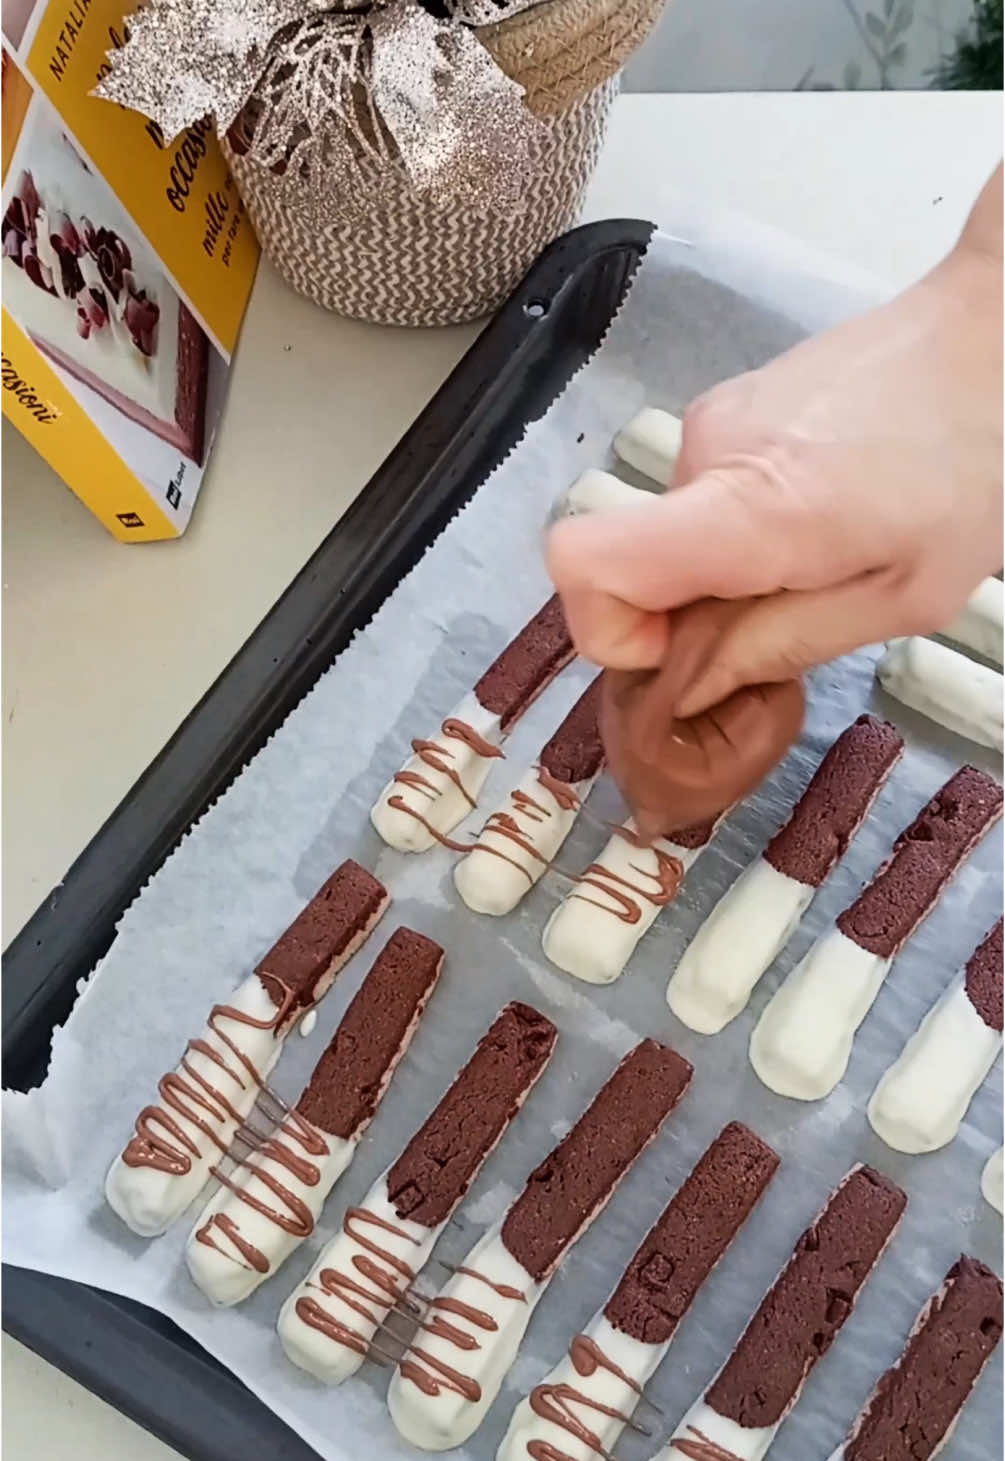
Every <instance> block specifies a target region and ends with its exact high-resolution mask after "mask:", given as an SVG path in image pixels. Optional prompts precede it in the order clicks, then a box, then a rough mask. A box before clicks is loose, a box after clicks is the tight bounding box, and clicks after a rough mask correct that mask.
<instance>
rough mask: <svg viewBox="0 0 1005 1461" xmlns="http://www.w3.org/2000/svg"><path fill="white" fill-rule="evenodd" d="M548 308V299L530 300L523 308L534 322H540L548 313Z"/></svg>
mask: <svg viewBox="0 0 1005 1461" xmlns="http://www.w3.org/2000/svg"><path fill="white" fill-rule="evenodd" d="M548 308H549V303H548V300H546V299H528V301H527V303H526V304H525V305H524V307H523V312H524V314H525V315H529V316H530V318H531V319H532V320H540V319H543V318H544V316H545V315H546V314H547V313H548Z"/></svg>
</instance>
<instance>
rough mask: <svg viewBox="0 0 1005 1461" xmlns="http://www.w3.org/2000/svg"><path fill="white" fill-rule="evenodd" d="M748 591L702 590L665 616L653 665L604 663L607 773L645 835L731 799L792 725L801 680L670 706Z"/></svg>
mask: <svg viewBox="0 0 1005 1461" xmlns="http://www.w3.org/2000/svg"><path fill="white" fill-rule="evenodd" d="M748 604H749V600H738V601H731V602H725V601H722V600H718V599H704V600H702V601H701V602H700V603H696V604H690V605H688V606H687V607H686V608H685V609H681V610H678V611H677V613H675V614H674V615H673V616H672V622H671V632H670V647H669V650H668V652H667V656H666V659H665V660H664V663H663V664H662V665H660V666H659V668H658V669H655V670H641V671H637V670H607V671H606V672H605V674H604V679H603V688H602V695H601V711H600V726H601V733H602V735H603V739H604V745H605V747H606V750H607V760H608V765H609V767H610V770H611V773H612V775H613V776H614V779H615V781H616V782H617V783H618V785H619V787H620V788H621V791H622V793H623V794H624V797H625V800H626V801H627V802H628V804H629V806H630V807H631V810H632V814H633V816H634V818H635V824H636V826H637V828H638V831H639V834H640V835H641V836H642V837H643V838H644V839H646V840H647V841H651V840H652V839H653V838H654V837H659V836H665V835H667V834H669V833H671V832H674V831H680V830H681V829H682V828H684V827H690V826H692V825H693V824H694V823H697V822H704V821H706V820H708V819H710V818H712V817H715V816H717V815H718V814H719V813H721V812H724V811H725V810H726V809H727V808H728V807H731V806H732V805H733V804H734V803H735V802H737V801H739V800H740V798H741V797H743V796H745V795H746V794H747V792H749V791H752V790H753V788H754V787H755V786H756V785H757V784H758V782H760V781H761V780H763V778H764V777H765V776H766V775H767V774H768V772H769V771H771V769H772V768H773V767H774V766H775V765H776V764H777V762H778V761H780V760H781V758H782V756H784V754H785V752H786V751H787V750H788V748H789V746H790V745H791V744H792V742H793V741H794V740H795V739H796V737H797V736H798V735H799V732H800V729H801V727H802V723H803V712H804V709H805V699H804V696H803V687H802V682H801V681H799V680H787V681H784V682H782V683H780V684H763V685H748V686H744V687H743V688H742V689H739V690H736V691H734V693H733V694H732V695H730V696H729V697H728V698H727V699H725V700H723V701H721V702H720V703H719V704H718V705H713V706H710V707H709V709H708V710H705V711H702V712H701V714H700V715H695V716H692V717H690V718H689V719H688V720H681V719H678V718H677V717H676V716H675V714H674V708H675V706H676V704H677V703H678V701H679V700H680V698H681V696H682V695H683V694H684V691H685V690H686V689H687V688H688V686H690V685H691V684H692V683H693V682H694V680H695V679H696V677H697V675H698V673H699V672H700V671H701V670H703V669H704V667H705V665H706V664H707V663H708V660H709V659H710V657H712V656H713V655H714V654H715V652H716V648H717V646H718V645H719V644H720V643H721V641H722V638H723V636H724V634H725V633H726V631H727V629H728V628H729V626H730V625H731V624H733V623H734V622H735V620H736V619H737V618H738V617H739V616H740V615H741V614H742V613H743V612H744V610H745V608H746V607H747V605H748Z"/></svg>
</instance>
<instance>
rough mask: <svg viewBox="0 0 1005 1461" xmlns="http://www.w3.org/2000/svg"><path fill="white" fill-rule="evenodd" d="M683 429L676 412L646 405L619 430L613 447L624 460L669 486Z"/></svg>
mask: <svg viewBox="0 0 1005 1461" xmlns="http://www.w3.org/2000/svg"><path fill="white" fill-rule="evenodd" d="M682 432H683V427H682V425H681V423H680V421H679V420H678V419H677V417H676V416H671V414H670V412H669V411H658V410H656V409H655V408H654V407H652V406H646V407H644V408H643V409H642V410H641V411H640V412H639V414H638V415H637V416H633V417H632V419H631V421H629V423H628V425H627V426H623V427H622V428H621V430H620V431H619V432H618V434H617V436H616V437H615V438H614V450H615V452H617V454H618V456H619V457H620V458H621V460H622V461H623V462H627V463H628V465H629V466H630V467H634V468H635V469H636V471H639V472H642V474H643V475H644V476H646V477H650V478H652V480H653V481H654V482H658V483H659V485H660V486H661V487H662V488H664V489H666V488H667V487H669V486H670V483H671V481H672V480H673V474H674V468H675V466H676V465H677V458H678V456H679V455H680V446H681V435H682Z"/></svg>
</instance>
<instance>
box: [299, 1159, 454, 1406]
mask: <svg viewBox="0 0 1005 1461" xmlns="http://www.w3.org/2000/svg"><path fill="white" fill-rule="evenodd" d="M360 1208H361V1209H365V1210H366V1211H367V1212H368V1213H371V1214H372V1215H373V1217H374V1218H375V1219H378V1220H379V1223H380V1224H383V1223H388V1224H390V1226H389V1227H387V1228H385V1227H383V1226H382V1225H378V1224H377V1223H374V1224H372V1225H370V1224H363V1225H360V1223H359V1222H358V1221H354V1220H353V1219H352V1211H353V1210H352V1209H350V1210H349V1212H348V1213H347V1214H346V1215H345V1216H344V1219H343V1224H342V1226H341V1227H340V1228H339V1231H338V1232H337V1233H336V1235H335V1237H334V1238H332V1239H331V1240H330V1241H329V1242H328V1243H326V1244H325V1246H324V1248H323V1249H322V1250H321V1252H320V1254H319V1255H318V1258H317V1261H316V1262H315V1264H314V1266H313V1268H312V1269H311V1271H310V1273H309V1274H308V1275H307V1277H306V1278H305V1279H304V1280H303V1282H302V1283H299V1284H297V1286H296V1288H295V1289H294V1290H293V1292H292V1293H291V1294H290V1296H289V1298H288V1299H287V1300H286V1302H285V1304H284V1305H283V1307H282V1309H281V1310H280V1313H279V1321H278V1324H277V1326H276V1328H277V1332H278V1334H279V1340H280V1343H281V1344H282V1346H283V1349H284V1350H285V1351H286V1355H287V1358H288V1359H290V1360H292V1361H293V1363H294V1364H295V1365H299V1366H300V1368H301V1369H302V1370H307V1371H308V1373H309V1374H312V1375H314V1376H315V1377H316V1378H317V1379H318V1380H323V1381H324V1383H325V1384H326V1385H340V1384H341V1383H342V1381H343V1380H347V1379H348V1378H349V1376H350V1375H354V1374H355V1373H356V1371H357V1370H358V1369H359V1367H360V1365H361V1364H362V1363H363V1360H364V1358H365V1356H364V1355H363V1354H361V1353H359V1352H358V1351H357V1350H355V1349H351V1348H350V1347H349V1346H348V1345H346V1344H342V1343H341V1342H340V1341H339V1340H338V1339H335V1338H332V1337H330V1336H329V1335H328V1334H325V1333H324V1332H323V1331H322V1330H320V1329H317V1328H315V1327H314V1326H313V1325H312V1324H309V1323H307V1321H306V1320H305V1319H304V1318H303V1317H302V1316H301V1315H300V1314H299V1313H298V1312H297V1304H298V1302H299V1301H300V1300H301V1299H308V1300H312V1301H313V1302H314V1303H316V1304H318V1305H319V1306H320V1307H321V1309H322V1310H323V1311H324V1313H325V1315H326V1316H328V1317H330V1318H331V1320H332V1321H334V1322H335V1323H338V1324H343V1325H345V1326H346V1328H348V1329H351V1330H352V1331H353V1333H354V1334H355V1335H357V1336H358V1337H359V1340H360V1341H361V1343H362V1344H363V1345H367V1344H369V1343H370V1341H371V1340H372V1339H373V1338H374V1336H375V1335H376V1334H377V1326H378V1324H381V1323H382V1322H383V1320H384V1319H385V1318H386V1316H387V1313H388V1311H389V1309H390V1308H391V1305H392V1301H393V1296H392V1295H390V1294H386V1293H384V1292H383V1291H382V1290H378V1289H376V1288H375V1286H374V1284H373V1282H372V1280H369V1279H368V1278H366V1277H365V1276H364V1275H363V1274H362V1273H361V1272H360V1271H359V1270H358V1269H357V1268H356V1266H355V1263H354V1260H355V1259H361V1260H363V1262H364V1263H365V1262H366V1261H367V1260H369V1259H373V1258H374V1257H375V1255H374V1254H373V1253H372V1251H371V1250H370V1249H369V1248H366V1247H364V1246H363V1245H362V1244H361V1243H360V1242H358V1241H357V1238H356V1237H355V1236H353V1233H354V1232H356V1233H362V1234H363V1236H364V1237H365V1238H366V1239H367V1241H368V1242H373V1243H375V1244H379V1245H380V1247H381V1248H382V1249H383V1250H385V1252H386V1253H389V1254H391V1255H392V1256H393V1257H394V1258H395V1259H397V1260H399V1261H400V1262H401V1263H402V1264H404V1265H406V1266H407V1267H408V1268H409V1269H410V1270H411V1272H412V1273H413V1274H415V1273H418V1272H419V1270H420V1269H421V1268H422V1267H423V1265H424V1264H425V1263H426V1261H427V1259H428V1258H429V1255H430V1253H431V1252H432V1251H433V1246H434V1244H435V1243H436V1240H437V1238H438V1237H439V1236H440V1233H441V1232H442V1231H443V1228H444V1227H445V1223H440V1224H439V1225H438V1226H437V1227H435V1228H426V1227H423V1226H422V1224H421V1223H413V1222H411V1221H409V1219H408V1218H400V1217H399V1216H398V1214H397V1213H396V1212H395V1210H394V1208H393V1207H392V1206H391V1204H390V1202H389V1201H388V1196H387V1173H386V1172H385V1173H382V1174H381V1176H379V1177H378V1178H377V1180H376V1182H375V1183H374V1184H373V1186H372V1187H371V1188H370V1191H369V1192H368V1193H367V1195H366V1196H365V1197H364V1198H363V1200H362V1202H361V1203H360ZM350 1229H351V1230H352V1231H350ZM376 1261H377V1262H378V1263H379V1264H380V1266H381V1267H382V1268H384V1269H385V1270H390V1269H391V1265H389V1264H388V1263H386V1261H383V1260H381V1258H380V1257H379V1255H376ZM325 1269H332V1270H335V1271H338V1272H340V1273H343V1274H346V1275H348V1276H350V1277H351V1278H352V1279H353V1280H354V1281H355V1282H357V1283H358V1284H360V1285H361V1286H362V1287H363V1288H365V1289H366V1291H367V1292H368V1293H370V1294H372V1295H373V1299H372V1301H371V1300H365V1299H363V1298H362V1297H361V1295H359V1294H358V1293H351V1294H350V1297H351V1298H352V1302H353V1304H359V1305H360V1306H361V1307H366V1308H367V1309H369V1311H370V1314H371V1318H370V1319H367V1317H366V1315H364V1314H361V1313H359V1311H358V1310H357V1309H356V1308H353V1307H350V1305H349V1304H348V1303H346V1302H345V1301H344V1300H343V1299H341V1298H340V1297H339V1296H338V1294H337V1293H332V1292H329V1291H328V1290H327V1289H326V1288H325V1287H324V1286H323V1285H322V1280H321V1275H322V1273H323V1272H324V1270H325ZM393 1271H394V1272H395V1276H396V1279H397V1282H398V1292H399V1293H404V1291H405V1290H406V1289H407V1288H408V1286H409V1283H410V1280H409V1279H408V1277H407V1275H406V1274H401V1273H398V1272H397V1270H393ZM376 1342H377V1344H378V1345H379V1344H380V1343H381V1339H380V1337H379V1336H378V1337H377V1340H376Z"/></svg>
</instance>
